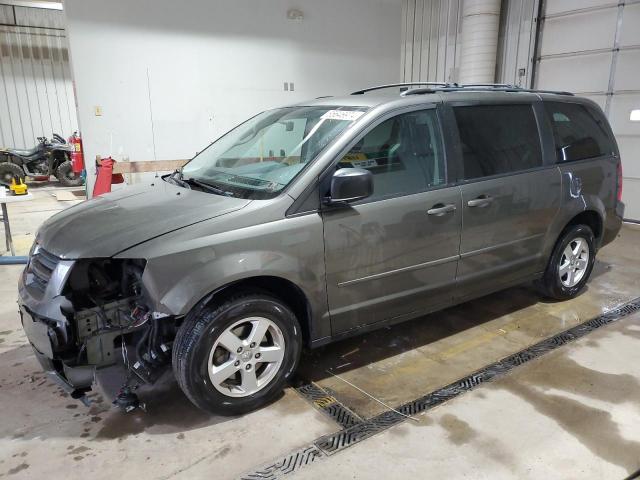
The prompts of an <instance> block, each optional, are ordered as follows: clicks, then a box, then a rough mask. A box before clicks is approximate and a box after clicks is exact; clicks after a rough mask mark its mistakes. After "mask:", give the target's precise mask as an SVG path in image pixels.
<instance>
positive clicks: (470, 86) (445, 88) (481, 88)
mask: <svg viewBox="0 0 640 480" xmlns="http://www.w3.org/2000/svg"><path fill="white" fill-rule="evenodd" d="M394 87H405V89H403V90H404V91H402V92H401V93H400V95H401V96H403V97H406V96H407V95H424V94H427V93H436V92H461V91H465V90H468V91H475V92H523V93H551V94H555V95H570V96H573V93H571V92H565V91H559V90H535V89H529V88H522V87H518V86H516V85H511V84H508V83H465V84H459V83H445V82H410V83H390V84H388V85H378V86H375V87H369V88H364V89H362V90H358V91H356V92H353V93H352V94H351V95H363V94H365V93H367V92H371V91H374V90H382V89H385V88H394ZM409 87H418V88H409Z"/></svg>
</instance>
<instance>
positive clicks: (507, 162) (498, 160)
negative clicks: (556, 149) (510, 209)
mask: <svg viewBox="0 0 640 480" xmlns="http://www.w3.org/2000/svg"><path fill="white" fill-rule="evenodd" d="M453 110H454V112H455V116H456V122H457V124H458V130H459V131H460V141H461V143H462V153H463V159H464V178H465V179H467V180H470V179H474V178H480V177H489V176H491V175H499V174H503V173H510V172H517V171H519V170H527V169H529V168H534V167H539V166H541V165H542V150H541V147H540V136H539V135H538V126H537V124H536V119H535V116H534V113H533V107H532V106H531V105H478V106H470V107H454V109H453Z"/></svg>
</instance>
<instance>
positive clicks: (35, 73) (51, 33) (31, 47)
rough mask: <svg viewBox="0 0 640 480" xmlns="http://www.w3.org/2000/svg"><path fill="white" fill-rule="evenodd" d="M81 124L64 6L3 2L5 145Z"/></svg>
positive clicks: (0, 133)
mask: <svg viewBox="0 0 640 480" xmlns="http://www.w3.org/2000/svg"><path fill="white" fill-rule="evenodd" d="M77 129H78V121H77V116H76V107H75V98H74V92H73V83H72V80H71V71H70V67H69V53H68V49H67V39H66V36H65V30H64V17H63V13H62V11H60V10H51V9H39V8H26V7H18V6H11V5H2V4H0V147H1V146H7V147H16V148H27V147H32V146H34V145H35V143H36V137H39V136H46V137H51V133H52V132H55V133H59V134H61V135H62V136H63V137H65V138H66V137H68V136H69V135H71V133H73V132H74V131H75V130H77Z"/></svg>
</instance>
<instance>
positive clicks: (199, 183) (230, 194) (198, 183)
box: [181, 178, 233, 197]
mask: <svg viewBox="0 0 640 480" xmlns="http://www.w3.org/2000/svg"><path fill="white" fill-rule="evenodd" d="M181 181H183V182H185V183H187V184H189V185H196V186H198V187H200V188H202V189H203V190H207V191H208V192H211V193H215V194H218V195H224V196H225V197H233V192H227V191H226V190H223V189H221V188H218V187H216V186H215V185H211V184H210V183H206V182H203V181H200V180H196V179H195V178H187V179H185V180H181Z"/></svg>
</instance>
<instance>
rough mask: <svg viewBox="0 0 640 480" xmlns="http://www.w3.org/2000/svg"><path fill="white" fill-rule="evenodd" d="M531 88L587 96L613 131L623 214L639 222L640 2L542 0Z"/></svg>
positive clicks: (636, 0) (632, 0)
mask: <svg viewBox="0 0 640 480" xmlns="http://www.w3.org/2000/svg"><path fill="white" fill-rule="evenodd" d="M535 87H536V88H540V89H562V90H569V91H571V92H575V93H577V94H578V95H581V96H585V97H588V98H591V99H592V100H594V101H595V102H597V103H598V104H599V105H600V106H601V107H602V108H603V109H604V111H605V113H606V114H607V116H608V118H609V122H610V123H611V126H612V128H613V131H614V133H615V135H616V139H617V141H618V145H619V147H620V153H621V157H622V169H623V175H624V188H623V201H624V202H625V204H626V212H625V216H626V217H627V218H629V219H634V220H640V157H639V156H638V152H639V151H640V121H631V119H630V117H631V111H632V110H634V109H640V1H638V0H635V1H634V0H631V1H629V0H627V1H626V2H620V3H618V2H617V1H616V2H613V1H610V0H609V1H606V0H562V1H560V0H547V1H546V2H545V3H544V5H543V18H542V23H541V32H540V40H539V57H538V66H537V72H536V76H535Z"/></svg>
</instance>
